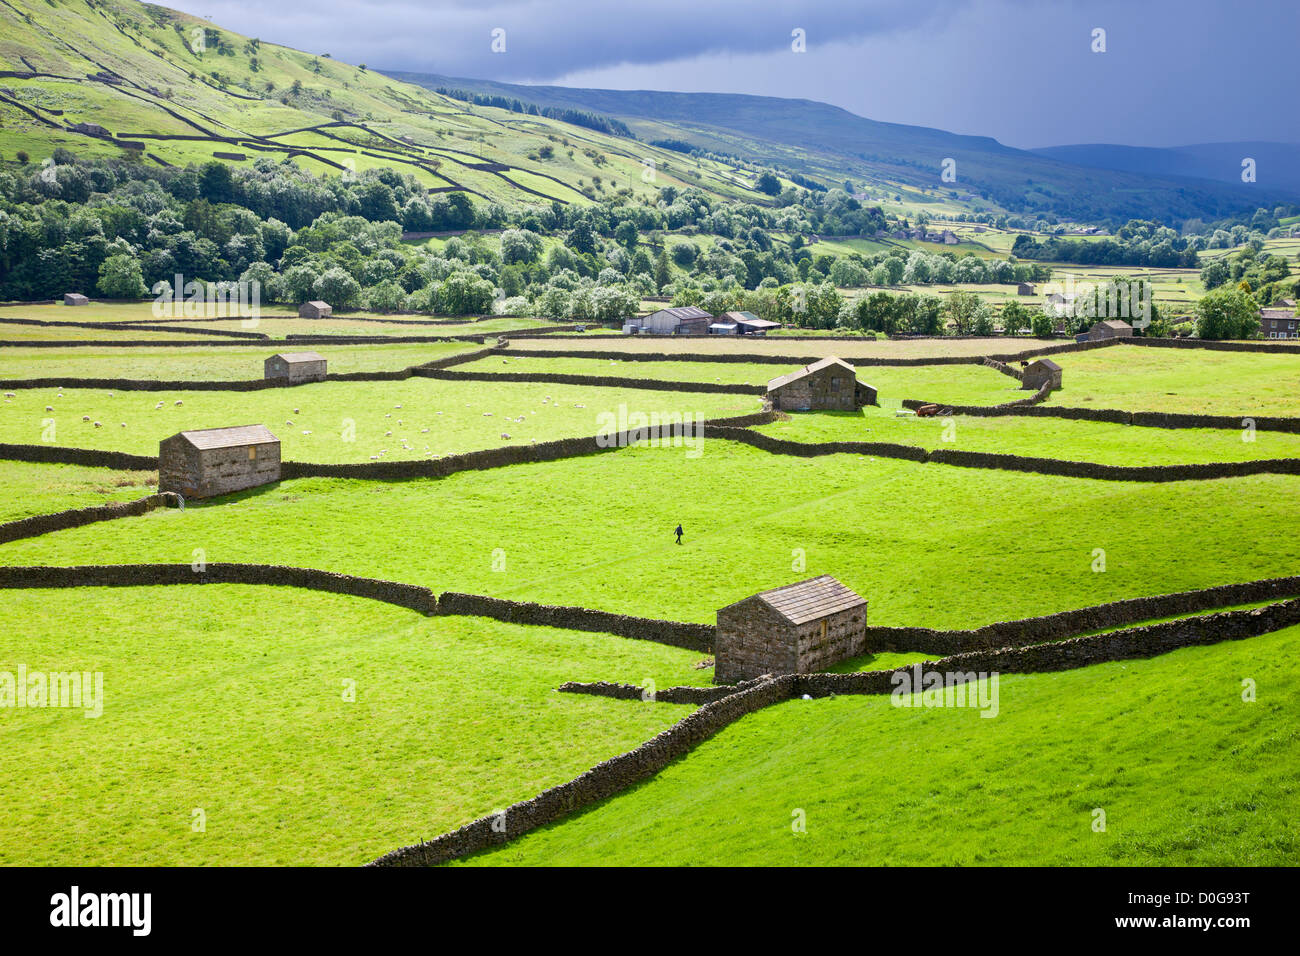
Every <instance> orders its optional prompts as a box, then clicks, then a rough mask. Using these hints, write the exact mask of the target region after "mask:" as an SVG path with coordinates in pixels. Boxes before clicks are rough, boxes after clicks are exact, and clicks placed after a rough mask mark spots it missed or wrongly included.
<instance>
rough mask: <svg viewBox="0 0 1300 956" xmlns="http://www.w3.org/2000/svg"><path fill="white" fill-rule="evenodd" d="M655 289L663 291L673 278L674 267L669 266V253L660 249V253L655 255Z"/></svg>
mask: <svg viewBox="0 0 1300 956" xmlns="http://www.w3.org/2000/svg"><path fill="white" fill-rule="evenodd" d="M654 279H655V289H656V290H658V291H659V292H663V290H664V288H665V287H666V286H667V285H668V283H669V282H671V281H672V279H673V272H672V269H670V268H669V266H668V255H667V253H665V252H663V251H662V250H660V252H659V255H658V256H656V257H655V274H654Z"/></svg>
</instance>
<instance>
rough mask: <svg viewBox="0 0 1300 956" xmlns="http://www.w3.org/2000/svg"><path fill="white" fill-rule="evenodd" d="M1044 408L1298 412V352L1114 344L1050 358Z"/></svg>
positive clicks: (1299, 359)
mask: <svg viewBox="0 0 1300 956" xmlns="http://www.w3.org/2000/svg"><path fill="white" fill-rule="evenodd" d="M1054 358H1055V361H1056V362H1057V363H1058V364H1059V365H1060V366H1061V368H1062V370H1063V374H1062V379H1061V384H1062V388H1061V389H1060V390H1059V391H1056V392H1053V393H1052V394H1051V395H1050V396H1049V397H1048V404H1051V405H1072V406H1083V407H1086V406H1092V407H1094V408H1124V409H1129V410H1131V411H1147V412H1186V413H1194V414H1199V415H1243V416H1246V415H1280V416H1287V417H1295V416H1300V356H1298V355H1268V354H1267V353H1251V352H1215V351H1210V350H1207V349H1196V350H1191V349H1188V350H1181V349H1160V348H1130V347H1128V346H1117V347H1114V348H1108V349H1097V350H1095V351H1091V352H1078V353H1072V354H1066V355H1058V356H1055V357H1054Z"/></svg>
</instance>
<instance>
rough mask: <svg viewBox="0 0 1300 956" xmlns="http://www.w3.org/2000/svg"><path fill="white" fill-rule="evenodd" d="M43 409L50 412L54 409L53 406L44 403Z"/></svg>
mask: <svg viewBox="0 0 1300 956" xmlns="http://www.w3.org/2000/svg"><path fill="white" fill-rule="evenodd" d="M45 410H46V411H47V412H52V411H54V406H53V405H46V406H45Z"/></svg>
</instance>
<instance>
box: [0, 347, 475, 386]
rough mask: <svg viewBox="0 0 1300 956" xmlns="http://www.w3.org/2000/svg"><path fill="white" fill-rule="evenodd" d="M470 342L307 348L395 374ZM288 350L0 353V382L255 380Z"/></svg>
mask: <svg viewBox="0 0 1300 956" xmlns="http://www.w3.org/2000/svg"><path fill="white" fill-rule="evenodd" d="M482 347H483V346H481V345H476V344H475V343H473V342H412V343H407V342H398V343H394V344H392V345H366V346H355V345H312V346H310V349H311V351H313V352H319V353H320V354H321V355H322V356H324V357H325V360H326V361H327V362H328V363H329V364H328V368H329V371H330V372H332V373H347V372H396V371H399V370H401V369H404V368H409V367H410V366H412V365H422V364H424V363H425V362H432V361H434V360H436V359H443V358H447V357H449V356H452V355H460V354H463V353H465V352H472V351H474V350H475V349H479V348H482ZM300 348H305V347H300V346H296V345H291V346H288V347H285V346H278V347H277V345H276V344H275V343H268V344H266V345H193V346H188V347H183V346H172V345H169V346H161V347H150V346H138V347H132V348H119V347H117V346H105V347H96V346H76V345H69V346H68V347H67V348H22V347H21V346H16V347H14V348H7V349H4V350H3V351H0V379H32V378H60V379H67V378H126V379H152V380H154V381H166V382H203V381H219V382H224V381H239V380H242V379H258V378H262V377H263V374H264V371H265V370H264V367H263V362H264V361H265V360H266V359H267V358H269V357H270V356H272V355H275V354H276V353H277V352H292V351H298V350H299V349H300Z"/></svg>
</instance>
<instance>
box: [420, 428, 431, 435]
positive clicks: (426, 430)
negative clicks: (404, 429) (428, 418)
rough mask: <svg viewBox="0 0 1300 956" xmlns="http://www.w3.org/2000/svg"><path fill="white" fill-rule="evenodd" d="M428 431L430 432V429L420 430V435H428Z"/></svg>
mask: <svg viewBox="0 0 1300 956" xmlns="http://www.w3.org/2000/svg"><path fill="white" fill-rule="evenodd" d="M428 431H429V429H427V428H421V429H420V434H421V435H424V434H426V433H427V432H428Z"/></svg>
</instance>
